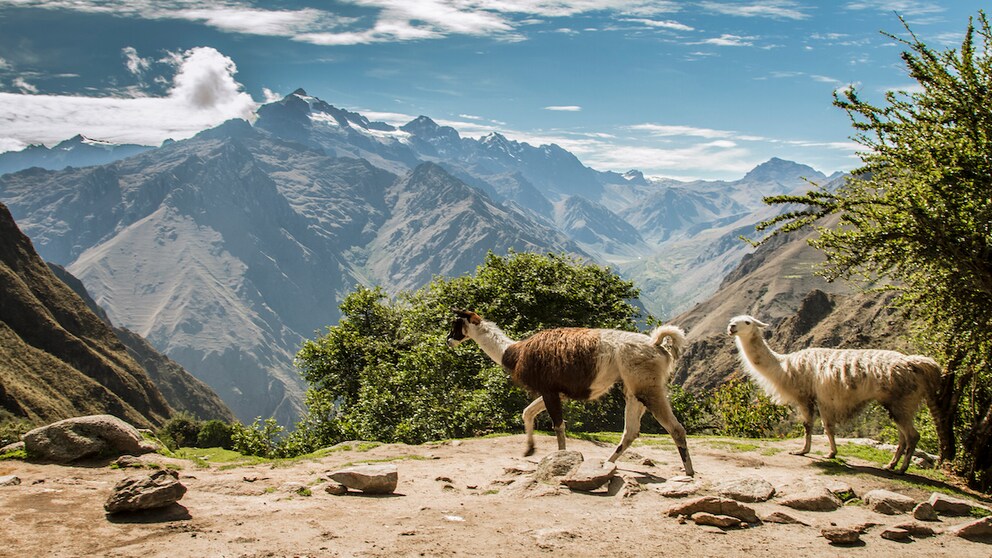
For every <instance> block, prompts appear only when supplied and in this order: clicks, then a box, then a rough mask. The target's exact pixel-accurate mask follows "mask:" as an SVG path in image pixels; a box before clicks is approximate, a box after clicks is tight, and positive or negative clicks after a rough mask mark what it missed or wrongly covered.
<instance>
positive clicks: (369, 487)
mask: <svg viewBox="0 0 992 558" xmlns="http://www.w3.org/2000/svg"><path fill="white" fill-rule="evenodd" d="M329 476H330V477H331V480H334V481H337V482H339V483H341V484H343V485H345V486H346V487H348V488H353V489H355V490H360V491H362V492H364V493H366V494H392V492H393V491H394V490H396V484H397V482H398V481H399V475H398V473H397V471H396V465H357V466H355V467H349V468H347V469H341V470H340V471H335V472H333V473H331V474H330V475H329Z"/></svg>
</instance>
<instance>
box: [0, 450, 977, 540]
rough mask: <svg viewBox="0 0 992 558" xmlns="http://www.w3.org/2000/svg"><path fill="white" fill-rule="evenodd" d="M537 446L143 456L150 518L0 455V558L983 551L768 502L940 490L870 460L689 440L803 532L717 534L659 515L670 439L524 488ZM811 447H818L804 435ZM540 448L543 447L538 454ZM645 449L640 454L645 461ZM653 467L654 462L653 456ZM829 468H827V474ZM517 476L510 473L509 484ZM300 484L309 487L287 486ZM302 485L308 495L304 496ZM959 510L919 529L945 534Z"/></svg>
mask: <svg viewBox="0 0 992 558" xmlns="http://www.w3.org/2000/svg"><path fill="white" fill-rule="evenodd" d="M537 441H538V451H537V454H536V455H535V456H533V457H530V458H524V457H521V452H522V449H523V447H524V439H523V436H508V437H501V438H487V439H469V440H459V441H454V442H444V443H438V444H425V445H422V446H405V445H382V446H378V447H375V448H372V449H370V450H367V451H360V450H359V449H358V448H357V447H356V446H357V445H356V446H353V449H350V450H342V451H335V452H333V453H331V454H329V455H328V456H327V457H323V458H321V459H316V460H304V461H297V462H293V463H290V464H280V465H278V466H273V465H272V464H263V465H251V466H236V467H230V466H226V467H225V466H219V465H210V466H209V467H201V466H197V465H195V464H193V463H192V462H190V461H180V460H171V459H169V458H165V457H163V456H161V455H157V454H149V455H145V456H142V457H141V459H142V461H144V462H146V463H148V464H158V465H168V466H174V467H178V468H179V469H180V471H179V473H180V481H181V482H182V483H183V484H184V485H185V486H186V487H187V488H188V492H187V493H186V495H185V496H184V497H183V499H182V500H181V501H180V502H179V503H178V504H175V505H173V506H171V507H169V508H164V509H162V510H160V511H153V512H144V513H142V514H137V515H130V516H125V517H115V516H107V515H106V514H105V513H104V510H103V503H104V502H105V501H106V499H107V497H108V496H109V495H110V492H111V489H112V487H113V486H114V484H116V483H117V481H119V480H121V479H123V478H125V477H127V476H145V475H147V474H149V473H150V472H151V471H150V470H149V469H113V468H109V467H107V466H106V465H107V464H106V463H94V464H89V465H88V466H73V467H67V466H59V465H43V464H33V463H24V462H19V461H4V462H0V476H4V475H16V476H18V477H19V478H20V479H21V484H19V485H16V486H4V487H0V556H12V557H15V556H16V557H25V558H33V557H42V556H53V557H61V556H107V557H132V556H133V557H142V558H151V557H159V556H161V557H168V558H177V557H185V556H196V557H217V558H219V557H232V558H235V557H244V558H249V557H252V558H254V557H268V556H273V557H282V556H300V557H316V556H550V555H554V556H611V557H625V556H631V557H635V556H636V557H639V558H640V557H644V556H676V557H681V556H692V557H705V556H719V557H722V558H727V557H743V556H748V557H761V556H769V557H778V556H790V558H791V557H795V556H814V557H827V556H829V557H833V556H872V557H873V558H874V557H879V556H896V555H900V556H907V555H911V556H913V557H914V558H922V557H926V556H954V557H956V558H968V557H976V558H977V557H983V558H987V557H989V556H990V555H992V545H989V544H982V543H976V542H970V541H967V540H964V539H960V538H958V537H954V536H951V535H938V536H935V537H931V538H926V539H919V540H914V541H913V542H909V543H899V542H893V541H889V540H886V539H882V538H881V537H880V533H881V531H882V530H883V529H884V527H883V526H885V525H895V524H897V523H901V522H905V521H908V520H911V519H912V518H911V517H909V516H908V515H905V514H904V515H901V516H887V515H881V514H878V513H875V512H872V511H870V510H868V509H867V508H866V507H864V506H863V505H848V506H844V507H843V508H841V509H840V510H837V511H834V512H802V511H796V510H792V509H789V508H786V507H783V506H781V505H779V504H777V503H776V501H777V500H778V498H779V496H780V495H788V494H790V493H795V492H801V491H804V490H807V489H809V488H812V487H816V486H818V485H827V484H829V483H833V482H836V481H843V482H847V483H848V484H849V485H850V486H851V487H852V488H854V490H855V492H856V493H857V494H859V495H860V494H864V493H865V492H867V491H869V490H872V489H875V488H885V489H889V490H893V491H896V492H900V493H903V494H907V495H909V496H912V497H914V498H916V499H917V500H919V501H922V500H925V499H926V498H927V497H929V495H930V490H929V486H927V484H926V483H930V485H931V486H938V485H939V483H934V482H933V481H929V480H927V479H924V478H922V477H916V476H913V475H908V476H909V478H910V480H914V481H917V482H918V483H923V484H922V486H923V488H919V487H916V486H912V485H910V484H907V483H905V482H903V481H902V480H901V479H899V478H898V477H897V476H895V475H891V474H890V473H888V472H885V471H882V470H881V469H879V468H877V466H875V465H872V464H869V463H865V462H859V461H858V460H857V459H854V458H849V459H847V461H848V464H849V465H850V466H852V469H851V471H850V474H841V475H838V474H835V473H836V470H835V469H836V468H833V469H832V468H829V467H826V468H825V467H822V466H817V463H818V462H820V463H821V465H822V457H818V456H806V457H799V456H794V455H790V454H788V452H787V450H790V449H795V448H794V447H793V446H795V445H796V444H797V441H796V440H783V441H780V442H759V443H758V447H757V448H754V447H749V446H741V445H739V444H733V443H727V442H721V441H720V440H714V439H708V438H703V439H696V438H693V439H690V451H691V453H692V459H693V462H694V465H695V468H696V479H698V480H699V481H701V482H702V483H703V489H702V491H701V492H700V495H702V494H712V493H713V486H714V485H716V484H718V483H721V482H723V481H725V480H729V479H734V478H738V477H760V478H764V479H765V480H767V481H769V482H770V483H771V484H772V485H773V486H774V487H775V488H776V490H777V495H776V497H775V498H773V499H772V500H770V501H768V502H764V503H758V504H749V505H750V506H752V507H754V508H755V509H756V510H757V511H758V514H759V515H765V514H767V513H770V512H772V511H783V512H786V513H788V514H789V515H791V516H793V517H795V518H797V519H800V520H802V521H803V522H805V523H807V524H808V525H782V524H775V523H767V522H766V523H763V524H760V525H756V526H753V527H749V528H746V529H734V530H726V531H724V530H721V529H718V528H715V527H701V526H698V525H695V524H694V523H692V522H691V521H690V522H685V523H684V522H680V521H679V520H678V519H677V518H672V517H669V516H668V515H667V514H666V513H665V512H666V511H667V510H668V509H669V508H670V507H672V506H674V505H675V504H677V503H679V502H680V501H681V500H679V499H675V498H668V497H665V496H663V495H662V494H661V493H660V492H659V491H658V490H657V488H658V487H659V486H660V485H661V484H662V483H664V482H665V480H666V479H668V478H671V477H676V476H681V475H682V474H683V472H682V469H681V462H680V461H679V458H678V454H677V452H676V451H675V449H674V446H673V445H671V444H670V443H668V444H653V445H635V446H634V447H633V448H632V449H631V451H629V452H628V453H629V455H628V456H625V458H622V459H621V461H620V463H619V468H618V476H619V477H620V478H621V479H623V482H620V481H615V482H613V483H611V484H610V485H609V486H608V487H605V488H603V489H600V490H598V491H594V492H585V493H584V492H572V491H571V490H569V489H568V488H566V487H564V486H560V487H557V486H552V485H548V484H528V483H526V482H523V481H525V480H526V479H527V478H528V472H529V471H533V470H534V469H535V468H536V466H537V463H538V461H539V460H540V457H541V456H542V455H544V454H546V453H548V452H551V451H552V450H553V449H554V439H553V438H552V437H548V436H541V437H539V438H538V440H537ZM814 443H815V444H819V446H817V445H814V448H817V447H823V444H824V443H825V442H824V440H823V439H815V440H814ZM569 449H572V450H578V451H581V452H582V453H583V455H584V456H585V459H586V460H590V459H605V458H607V457H608V456H609V455H610V453H611V452H612V449H613V448H612V446H609V445H606V444H600V443H595V442H589V441H583V440H574V439H570V440H569ZM542 452H544V453H542ZM645 458H647V460H648V461H645ZM367 462H390V463H393V464H395V465H396V467H397V468H398V472H399V485H398V487H397V490H396V492H395V494H392V495H388V496H369V495H362V494H360V493H356V492H349V493H348V494H345V495H339V496H336V495H332V494H328V493H327V492H325V490H324V487H325V486H326V482H325V481H326V478H327V474H328V473H330V472H332V471H334V470H336V469H340V468H342V467H345V466H350V465H353V464H359V463H367ZM652 462H653V463H652ZM828 473H831V474H828ZM515 481H516V482H515ZM304 487H305V488H309V492H310V495H305V494H301V493H300V492H299V491H300V489H301V488H304ZM302 492H304V493H305V492H306V491H305V490H304V491H302ZM963 521H966V520H964V519H945V520H944V521H942V522H940V523H935V524H931V525H932V526H934V527H935V528H937V529H943V528H946V527H949V526H952V525H954V524H957V523H961V522H963ZM864 523H876V524H878V526H876V527H872V528H871V529H869V530H868V531H867V532H866V533H865V534H864V535H862V540H863V541H864V542H863V544H862V545H860V546H854V547H836V546H833V545H831V544H830V543H828V542H827V540H826V539H824V538H823V537H822V536H821V535H820V529H821V528H823V527H828V526H831V525H838V526H850V525H856V524H864Z"/></svg>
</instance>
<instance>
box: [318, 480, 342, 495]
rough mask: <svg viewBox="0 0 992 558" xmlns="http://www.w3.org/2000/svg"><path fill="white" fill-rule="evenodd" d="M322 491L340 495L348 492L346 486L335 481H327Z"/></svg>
mask: <svg viewBox="0 0 992 558" xmlns="http://www.w3.org/2000/svg"><path fill="white" fill-rule="evenodd" d="M324 492H326V493H328V494H333V495H335V496H340V495H342V494H347V493H348V487H347V486H345V485H343V484H341V483H339V482H336V481H327V485H326V486H324Z"/></svg>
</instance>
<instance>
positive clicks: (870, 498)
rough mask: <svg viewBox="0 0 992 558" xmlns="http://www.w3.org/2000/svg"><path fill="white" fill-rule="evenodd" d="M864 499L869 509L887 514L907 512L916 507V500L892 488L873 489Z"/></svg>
mask: <svg viewBox="0 0 992 558" xmlns="http://www.w3.org/2000/svg"><path fill="white" fill-rule="evenodd" d="M862 500H864V502H865V504H867V506H868V509H870V510H872V511H874V512H878V513H884V514H886V515H896V514H900V513H906V512H908V511H911V510H912V509H913V508H914V507H916V500H914V499H912V498H910V497H909V496H905V495H903V494H899V493H897V492H892V491H890V490H872V491H870V492H867V493H865V495H864V496H863V497H862Z"/></svg>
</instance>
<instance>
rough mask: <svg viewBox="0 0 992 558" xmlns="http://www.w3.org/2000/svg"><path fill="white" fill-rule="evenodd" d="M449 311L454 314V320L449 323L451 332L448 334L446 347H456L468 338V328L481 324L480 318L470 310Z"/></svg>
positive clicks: (453, 309)
mask: <svg viewBox="0 0 992 558" xmlns="http://www.w3.org/2000/svg"><path fill="white" fill-rule="evenodd" d="M451 311H452V312H454V313H455V319H454V321H452V322H451V332H450V333H448V346H449V347H457V346H458V345H460V344H461V342H462V341H464V340H466V339H468V338H469V337H470V336H469V327H470V326H472V325H479V324H481V323H482V316H480V315H478V314H476V313H475V312H472V311H471V310H462V309H460V308H452V309H451Z"/></svg>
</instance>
